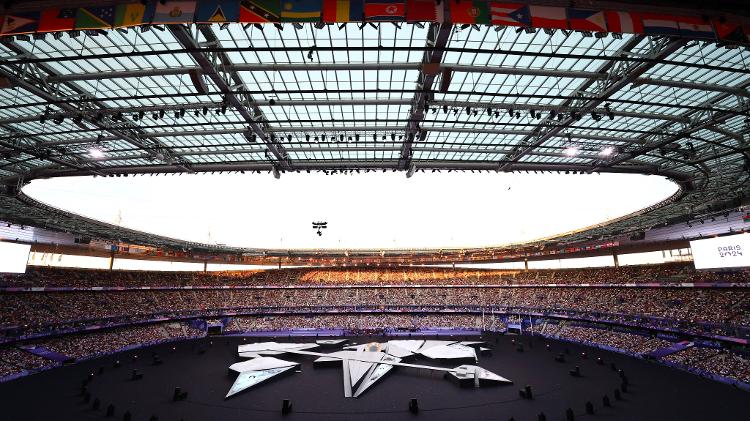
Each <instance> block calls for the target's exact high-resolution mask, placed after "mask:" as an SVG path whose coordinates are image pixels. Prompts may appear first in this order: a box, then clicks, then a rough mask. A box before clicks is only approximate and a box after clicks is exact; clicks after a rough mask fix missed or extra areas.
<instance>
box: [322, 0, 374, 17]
mask: <svg viewBox="0 0 750 421" xmlns="http://www.w3.org/2000/svg"><path fill="white" fill-rule="evenodd" d="M364 17H365V10H364V3H362V0H353V1H349V0H323V22H328V23H344V22H361V21H362V20H363V19H364Z"/></svg>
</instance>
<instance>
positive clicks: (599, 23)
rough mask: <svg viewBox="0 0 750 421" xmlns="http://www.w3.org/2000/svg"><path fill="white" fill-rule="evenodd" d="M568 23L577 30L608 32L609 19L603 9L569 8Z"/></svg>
mask: <svg viewBox="0 0 750 421" xmlns="http://www.w3.org/2000/svg"><path fill="white" fill-rule="evenodd" d="M568 24H569V25H570V29H575V30H577V31H591V32H607V20H606V19H605V18H604V12H603V11H601V10H585V9H571V8H569V9H568Z"/></svg>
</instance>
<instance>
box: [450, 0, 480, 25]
mask: <svg viewBox="0 0 750 421" xmlns="http://www.w3.org/2000/svg"><path fill="white" fill-rule="evenodd" d="M449 1H450V3H449V4H450V11H451V22H453V23H462V24H466V23H476V24H480V25H482V24H484V25H487V24H489V23H490V5H489V4H487V2H486V1H485V0H458V1H456V0H449Z"/></svg>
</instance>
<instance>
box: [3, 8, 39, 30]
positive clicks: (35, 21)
mask: <svg viewBox="0 0 750 421" xmlns="http://www.w3.org/2000/svg"><path fill="white" fill-rule="evenodd" d="M38 26H39V13H16V14H13V15H5V16H4V17H3V27H2V29H0V33H2V34H3V35H15V34H30V33H32V32H35V31H36V30H37V27H38Z"/></svg>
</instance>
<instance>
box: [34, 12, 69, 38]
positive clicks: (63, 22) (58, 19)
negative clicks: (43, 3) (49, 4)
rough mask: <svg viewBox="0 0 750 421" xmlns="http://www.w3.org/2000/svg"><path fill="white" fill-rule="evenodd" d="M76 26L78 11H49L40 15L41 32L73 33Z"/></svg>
mask: <svg viewBox="0 0 750 421" xmlns="http://www.w3.org/2000/svg"><path fill="white" fill-rule="evenodd" d="M75 24H76V9H73V8H66V9H47V10H42V12H41V13H40V14H39V26H38V27H37V31H39V32H58V31H71V30H73V29H74V28H75Z"/></svg>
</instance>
